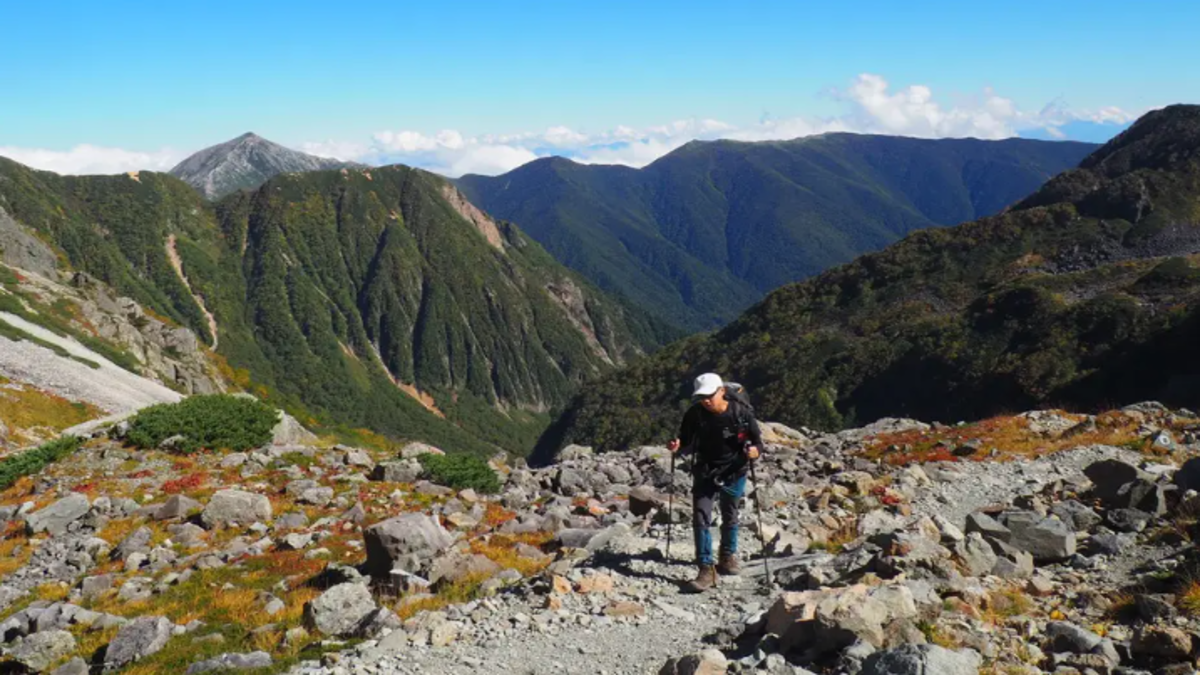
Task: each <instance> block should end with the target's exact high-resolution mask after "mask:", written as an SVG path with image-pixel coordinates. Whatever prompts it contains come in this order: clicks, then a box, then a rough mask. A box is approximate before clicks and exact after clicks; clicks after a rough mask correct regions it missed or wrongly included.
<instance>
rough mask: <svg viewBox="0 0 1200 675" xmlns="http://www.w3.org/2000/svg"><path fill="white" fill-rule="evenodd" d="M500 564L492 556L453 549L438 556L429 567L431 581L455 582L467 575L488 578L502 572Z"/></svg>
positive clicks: (434, 582)
mask: <svg viewBox="0 0 1200 675" xmlns="http://www.w3.org/2000/svg"><path fill="white" fill-rule="evenodd" d="M500 569H501V568H500V566H499V565H497V564H496V563H495V562H493V561H492V560H491V559H490V558H487V557H485V556H482V555H477V554H471V553H458V552H456V551H452V552H450V553H447V554H445V555H441V556H438V557H437V558H436V559H435V560H434V561H433V563H432V564H431V565H430V568H429V575H428V578H429V582H430V583H433V584H436V583H438V582H443V583H454V582H456V581H461V580H463V579H466V578H467V577H476V578H486V577H491V576H492V575H494V574H497V573H498V572H500Z"/></svg>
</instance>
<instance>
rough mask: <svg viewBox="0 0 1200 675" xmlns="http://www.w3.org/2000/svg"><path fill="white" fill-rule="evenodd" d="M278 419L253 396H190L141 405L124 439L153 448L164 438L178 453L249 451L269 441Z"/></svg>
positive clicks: (273, 411) (272, 411)
mask: <svg viewBox="0 0 1200 675" xmlns="http://www.w3.org/2000/svg"><path fill="white" fill-rule="evenodd" d="M278 421H279V419H278V416H277V413H276V412H275V409H273V408H271V407H270V406H268V405H265V404H263V403H261V402H259V401H255V400H253V399H248V398H243V397H240V396H228V395H225V394H212V395H207V396H192V397H190V398H186V399H184V400H182V401H180V402H179V403H163V404H160V405H154V406H150V407H149V408H144V409H142V410H141V411H140V412H138V414H137V415H136V416H135V417H134V418H133V419H132V420H131V421H130V423H129V432H128V433H127V434H126V439H127V440H128V441H129V442H130V443H132V444H133V445H136V446H137V447H139V448H157V447H159V446H161V445H162V443H163V441H165V440H167V439H168V438H175V441H173V442H172V444H171V445H172V447H173V449H175V450H176V451H178V452H183V453H192V452H196V451H197V450H200V449H207V450H218V449H219V450H235V451H243V450H250V449H252V448H257V447H260V446H262V445H265V444H266V443H268V442H269V441H270V440H271V437H272V434H271V430H272V429H274V428H275V424H276V423H277V422H278Z"/></svg>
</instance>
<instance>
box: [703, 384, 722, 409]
mask: <svg viewBox="0 0 1200 675" xmlns="http://www.w3.org/2000/svg"><path fill="white" fill-rule="evenodd" d="M725 405H726V403H725V388H724V387H722V388H720V389H718V390H716V391H715V392H714V393H713V394H712V396H706V397H704V398H702V399H700V406H701V407H703V408H704V409H705V410H707V411H708V412H710V413H721V412H724V411H725Z"/></svg>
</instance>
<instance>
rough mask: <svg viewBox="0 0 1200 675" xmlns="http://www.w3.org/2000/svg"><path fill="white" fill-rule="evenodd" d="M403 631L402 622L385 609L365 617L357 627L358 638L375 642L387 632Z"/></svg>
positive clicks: (393, 613) (394, 614)
mask: <svg viewBox="0 0 1200 675" xmlns="http://www.w3.org/2000/svg"><path fill="white" fill-rule="evenodd" d="M403 629H404V622H403V621H401V620H400V617H398V616H396V613H395V612H393V611H392V610H391V609H389V608H387V607H380V608H378V609H376V610H374V611H372V612H371V613H370V614H368V615H367V616H366V618H364V619H363V620H362V623H361V624H359V626H358V633H357V636H358V637H362V638H366V639H368V640H375V639H378V638H380V637H383V636H384V635H386V634H387V633H388V632H391V631H398V630H403Z"/></svg>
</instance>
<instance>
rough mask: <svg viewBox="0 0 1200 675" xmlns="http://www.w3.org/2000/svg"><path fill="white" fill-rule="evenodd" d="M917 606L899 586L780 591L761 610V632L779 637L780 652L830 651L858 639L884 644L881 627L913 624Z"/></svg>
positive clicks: (885, 632) (884, 628)
mask: <svg viewBox="0 0 1200 675" xmlns="http://www.w3.org/2000/svg"><path fill="white" fill-rule="evenodd" d="M916 616H917V607H916V603H915V601H914V599H913V595H912V591H911V590H910V589H909V588H908V587H907V586H903V585H896V584H888V585H882V586H873V587H872V586H866V585H864V584H855V585H853V586H847V587H844V588H830V589H822V590H814V591H801V592H786V593H784V594H783V595H781V596H780V597H779V599H777V600H776V601H775V604H773V605H772V606H771V608H770V609H769V610H768V611H767V616H766V621H765V629H766V632H767V633H771V634H774V635H778V636H780V643H779V646H780V652H782V653H785V654H786V653H788V652H790V651H797V652H809V653H810V654H811V653H814V652H817V653H832V652H836V651H839V650H841V649H843V648H845V647H848V646H850V645H852V644H854V643H855V642H857V641H859V640H862V641H864V642H868V643H870V644H871V645H872V646H875V647H883V646H886V644H887V641H888V637H887V636H888V632H887V628H888V627H889V626H890V625H891V624H893V623H894V622H896V621H904V620H913V619H915V618H916Z"/></svg>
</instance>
